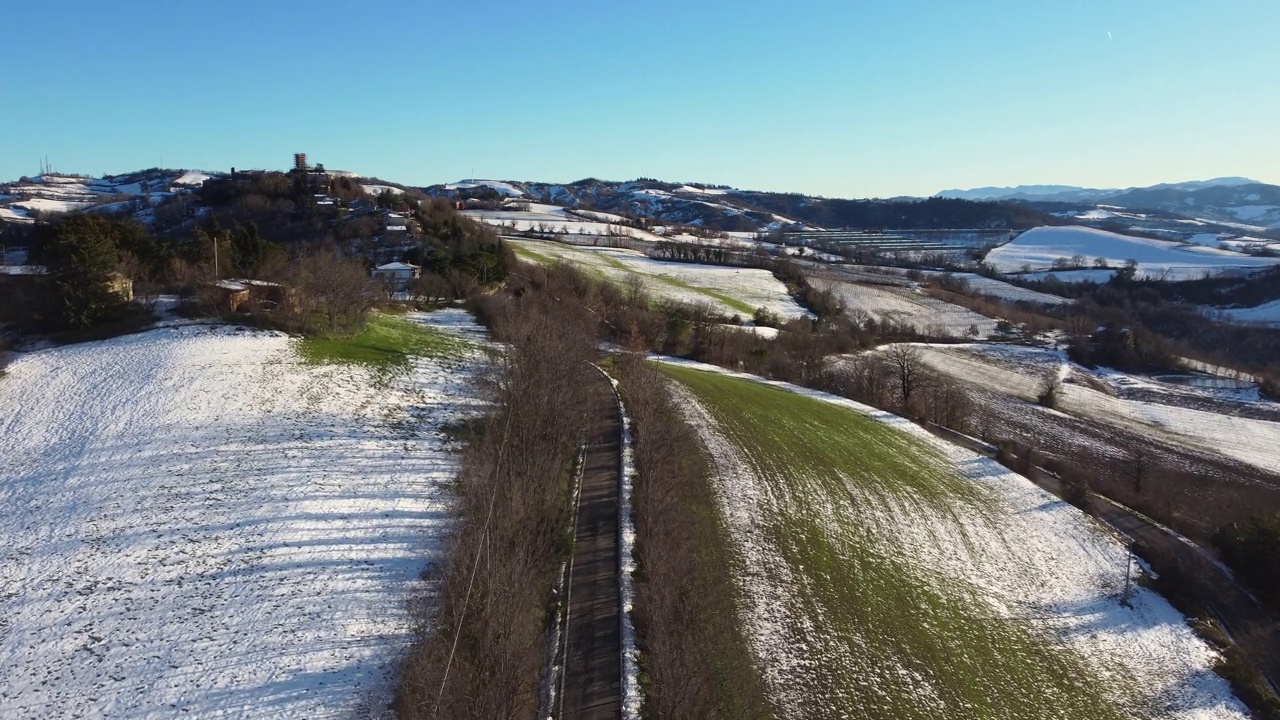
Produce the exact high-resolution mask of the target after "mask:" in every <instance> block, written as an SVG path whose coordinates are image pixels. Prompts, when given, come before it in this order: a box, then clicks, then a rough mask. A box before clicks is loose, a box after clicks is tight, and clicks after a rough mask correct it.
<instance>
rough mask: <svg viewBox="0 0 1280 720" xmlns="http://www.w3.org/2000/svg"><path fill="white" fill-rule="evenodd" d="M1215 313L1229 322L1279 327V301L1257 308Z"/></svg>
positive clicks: (1234, 309)
mask: <svg viewBox="0 0 1280 720" xmlns="http://www.w3.org/2000/svg"><path fill="white" fill-rule="evenodd" d="M1217 312H1218V313H1219V314H1221V315H1222V316H1223V317H1225V318H1226V319H1227V320H1229V321H1231V322H1236V323H1246V324H1259V325H1272V326H1280V300H1273V301H1272V302H1269V303H1265V304H1262V305H1258V306H1257V307H1251V308H1231V309H1228V310H1218V311H1217Z"/></svg>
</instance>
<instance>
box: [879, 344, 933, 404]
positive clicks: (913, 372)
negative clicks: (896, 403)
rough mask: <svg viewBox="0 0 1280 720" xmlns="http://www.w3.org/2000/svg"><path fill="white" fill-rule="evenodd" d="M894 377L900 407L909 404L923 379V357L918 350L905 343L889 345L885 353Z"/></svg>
mask: <svg viewBox="0 0 1280 720" xmlns="http://www.w3.org/2000/svg"><path fill="white" fill-rule="evenodd" d="M885 357H887V358H888V360H889V367H890V368H892V370H893V374H894V377H895V378H896V379H897V381H898V393H899V395H900V396H901V398H902V407H903V408H906V407H908V406H909V405H910V404H911V396H912V394H913V393H914V392H915V391H916V389H917V388H919V387H920V383H921V382H922V380H923V378H924V357H923V356H922V355H921V353H920V348H918V347H916V346H915V345H908V344H906V343H897V344H895V345H890V346H889V348H888V349H887V350H886V351H885Z"/></svg>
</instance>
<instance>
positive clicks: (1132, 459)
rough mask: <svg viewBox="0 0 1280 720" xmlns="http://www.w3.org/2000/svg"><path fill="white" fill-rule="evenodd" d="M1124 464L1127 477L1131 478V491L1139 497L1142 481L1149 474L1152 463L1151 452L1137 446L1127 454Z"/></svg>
mask: <svg viewBox="0 0 1280 720" xmlns="http://www.w3.org/2000/svg"><path fill="white" fill-rule="evenodd" d="M1125 465H1126V469H1127V470H1128V471H1129V477H1130V478H1131V479H1132V480H1133V492H1134V494H1136V495H1137V496H1138V497H1141V496H1142V483H1143V481H1145V480H1146V479H1147V477H1148V476H1150V474H1151V468H1152V466H1153V465H1154V463H1153V462H1152V458H1151V453H1150V452H1149V451H1148V450H1147V449H1146V448H1145V447H1138V448H1137V449H1135V450H1133V451H1132V452H1131V453H1130V454H1129V458H1128V460H1127V462H1126V463H1125Z"/></svg>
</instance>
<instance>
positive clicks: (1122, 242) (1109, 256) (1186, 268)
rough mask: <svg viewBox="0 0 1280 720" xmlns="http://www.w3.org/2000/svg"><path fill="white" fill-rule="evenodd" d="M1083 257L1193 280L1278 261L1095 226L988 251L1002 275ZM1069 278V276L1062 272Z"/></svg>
mask: <svg viewBox="0 0 1280 720" xmlns="http://www.w3.org/2000/svg"><path fill="white" fill-rule="evenodd" d="M1074 255H1083V256H1084V258H1085V261H1086V262H1087V263H1090V264H1092V263H1093V262H1094V260H1095V259H1097V258H1103V259H1105V260H1106V261H1107V263H1108V264H1109V265H1111V266H1113V267H1118V266H1121V265H1123V264H1124V263H1125V261H1126V260H1129V259H1134V260H1137V261H1138V273H1139V275H1141V276H1146V277H1165V278H1167V279H1170V280H1187V279H1193V278H1199V277H1202V276H1203V275H1204V274H1205V273H1206V272H1209V273H1220V272H1223V271H1237V272H1238V271H1244V270H1250V269H1256V268H1263V267H1270V266H1271V265H1274V264H1276V263H1277V262H1280V259H1275V258H1257V257H1250V256H1248V255H1243V254H1241V253H1236V252H1231V251H1227V250H1219V249H1216V248H1208V247H1202V246H1186V245H1180V244H1177V243H1171V242H1165V241H1162V240H1152V239H1150V238H1140V237H1132V236H1129V235H1120V234H1117V233H1113V232H1107V231H1105V230H1097V229H1094V228H1087V227H1079V226H1071V227H1039V228H1034V229H1032V230H1028V231H1026V232H1024V233H1022V234H1021V235H1019V236H1018V237H1017V238H1015V239H1014V240H1013V242H1010V243H1008V244H1005V245H1002V246H1000V247H998V248H996V249H994V250H992V251H991V252H990V253H988V255H987V258H986V262H987V263H989V264H991V265H992V266H994V267H995V268H996V269H997V270H999V271H1000V272H1006V273H1008V272H1017V271H1019V270H1022V269H1023V268H1024V267H1026V266H1030V267H1031V269H1032V270H1046V269H1050V268H1052V267H1053V262H1054V261H1055V260H1057V259H1059V258H1064V259H1069V258H1071V257H1072V256H1074ZM1059 277H1061V278H1063V279H1066V277H1067V276H1065V275H1063V274H1059Z"/></svg>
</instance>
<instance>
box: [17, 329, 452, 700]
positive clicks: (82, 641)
mask: <svg viewBox="0 0 1280 720" xmlns="http://www.w3.org/2000/svg"><path fill="white" fill-rule="evenodd" d="M442 312H443V313H444V315H456V314H458V313H460V312H461V311H442ZM444 315H442V314H441V313H433V314H431V315H427V316H410V317H416V318H417V319H418V320H419V321H423V322H428V323H431V324H444V325H446V326H449V325H458V324H461V323H459V322H456V321H457V320H458V318H454V317H444ZM294 342H296V341H294V340H291V339H290V338H288V337H286V336H284V335H282V334H278V333H270V332H261V331H252V330H247V329H244V328H234V327H228V326H214V327H201V326H187V327H170V328H164V329H158V330H152V331H149V332H144V333H140V334H136V335H129V336H125V337H120V338H116V339H113V340H107V341H103V342H96V343H87V344H81V345H70V346H65V347H60V348H56V349H49V350H42V351H38V352H33V353H30V354H24V355H20V356H19V357H18V359H17V360H16V361H15V362H13V363H12V364H11V365H10V366H9V367H8V369H7V370H8V374H7V375H6V376H5V377H4V378H3V379H0V457H3V458H4V462H3V464H2V465H0V507H3V508H5V511H4V512H3V513H0V588H3V592H4V594H3V595H0V629H2V632H0V717H13V718H19V717H22V718H36V717H40V718H52V717H94V718H141V719H150V718H172V717H178V716H189V717H250V716H251V717H264V718H302V717H308V718H321V717H333V718H338V717H352V716H361V717H367V716H374V715H378V714H380V713H382V712H383V711H384V710H385V708H386V706H387V703H388V701H389V698H390V695H389V692H390V690H391V688H390V687H389V685H388V681H389V673H390V672H391V671H392V670H393V669H394V665H395V662H396V659H397V655H398V653H399V652H400V651H401V650H402V649H403V648H405V647H406V646H407V644H408V643H409V642H410V641H411V640H412V638H413V636H414V634H413V621H412V618H411V617H410V616H409V614H408V610H407V608H406V602H407V600H408V599H409V598H410V596H411V595H413V594H418V593H421V592H424V591H425V590H426V587H427V586H425V585H424V584H423V583H422V582H421V581H420V580H419V574H420V572H421V571H422V569H423V567H424V565H426V564H427V563H429V562H432V561H434V560H435V559H436V558H437V557H438V550H437V543H438V541H439V539H440V538H441V535H442V533H444V532H445V531H446V529H447V526H448V522H449V520H448V515H449V507H450V500H449V497H450V495H449V492H448V490H447V488H446V485H447V482H448V481H449V479H450V478H451V476H452V475H453V474H454V472H455V469H456V460H455V458H454V457H453V456H452V455H451V454H450V453H449V452H448V450H447V448H446V446H445V441H444V440H443V436H442V434H441V433H440V432H439V428H440V427H441V425H442V424H443V423H446V422H449V421H456V420H459V419H461V418H463V417H466V416H467V415H468V414H470V413H472V412H474V411H475V405H476V404H477V403H478V401H477V400H476V399H475V397H474V394H473V391H472V390H471V388H470V385H469V384H468V383H467V381H466V378H467V377H468V376H469V375H471V374H472V372H473V369H474V368H475V367H476V363H477V361H476V360H474V359H470V360H467V361H459V362H447V361H436V360H425V359H423V360H418V361H415V363H414V366H413V369H412V372H411V373H408V374H405V375H401V376H396V377H395V378H393V379H392V380H391V381H389V382H388V383H386V384H383V385H379V384H378V383H376V382H375V377H374V375H373V374H372V373H371V372H370V371H368V370H366V369H364V368H362V367H358V366H314V365H308V364H304V363H303V362H301V361H300V359H299V358H298V356H297V355H296V354H295V352H294V350H293V343H294Z"/></svg>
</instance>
